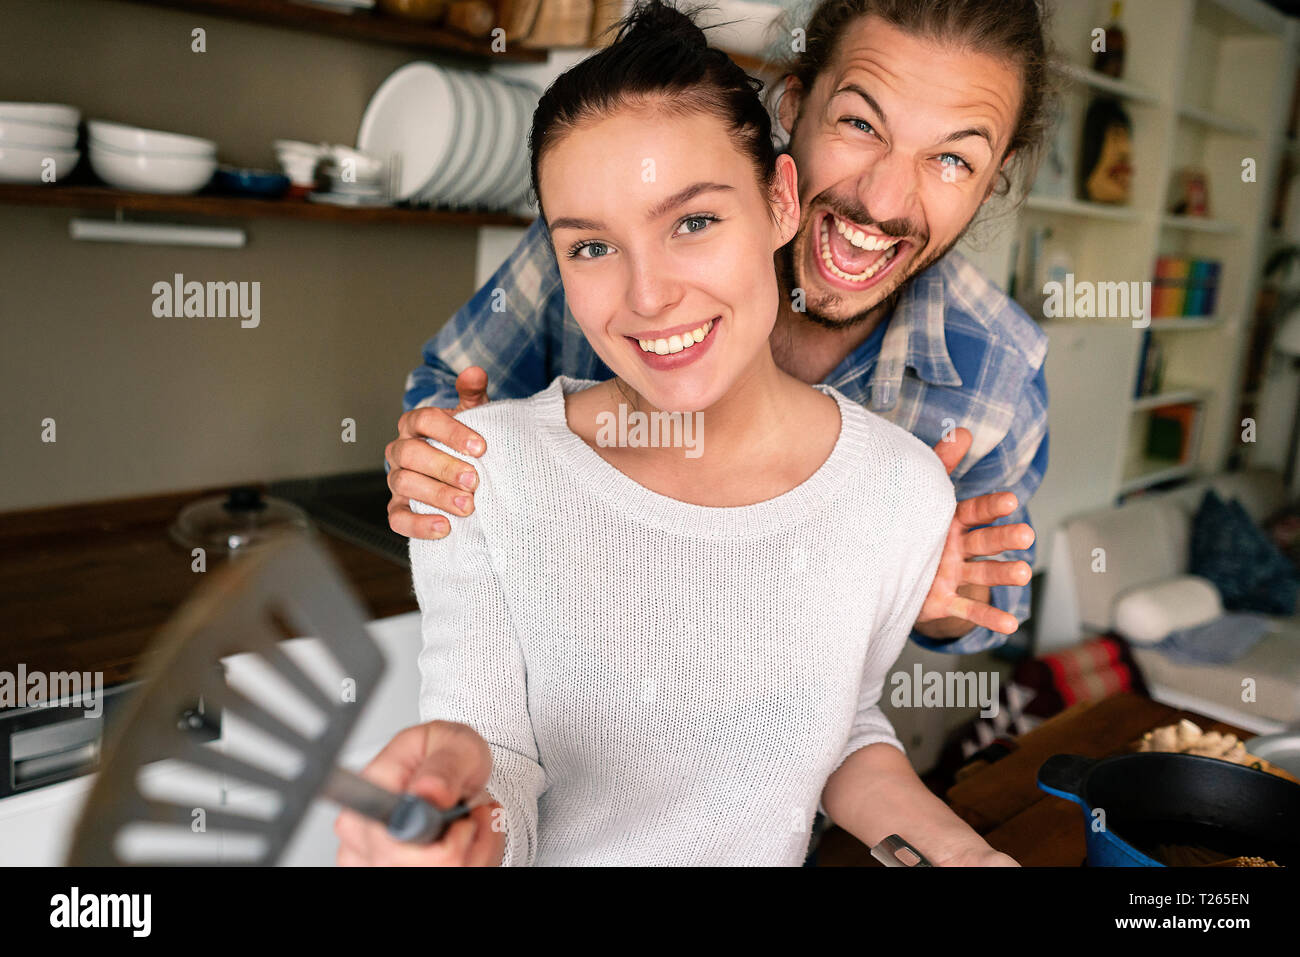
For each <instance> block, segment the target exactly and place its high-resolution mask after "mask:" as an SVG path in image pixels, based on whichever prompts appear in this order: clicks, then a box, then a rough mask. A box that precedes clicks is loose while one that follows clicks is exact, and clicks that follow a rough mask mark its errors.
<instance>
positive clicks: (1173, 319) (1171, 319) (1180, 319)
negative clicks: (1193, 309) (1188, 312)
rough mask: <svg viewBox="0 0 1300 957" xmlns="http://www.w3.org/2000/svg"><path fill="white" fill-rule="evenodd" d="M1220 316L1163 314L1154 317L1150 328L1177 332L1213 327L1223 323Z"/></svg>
mask: <svg viewBox="0 0 1300 957" xmlns="http://www.w3.org/2000/svg"><path fill="white" fill-rule="evenodd" d="M1222 322H1223V319H1222V317H1220V316H1163V317H1161V318H1159V319H1152V320H1151V325H1150V327H1149V328H1150V329H1151V330H1152V331H1154V332H1176V331H1181V330H1191V329H1212V328H1214V327H1215V326H1217V325H1220V324H1222Z"/></svg>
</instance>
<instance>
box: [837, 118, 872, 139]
mask: <svg viewBox="0 0 1300 957" xmlns="http://www.w3.org/2000/svg"><path fill="white" fill-rule="evenodd" d="M841 122H843V123H848V124H849V125H850V126H852V127H853V128H854V129H855V130H861V131H862V132H863V133H870V134H872V135H873V136H874V135H875V133H876V128H875V127H874V126H872V125H871V124H870V123H868V122H867V121H866V120H864V119H862V118H861V117H859V116H847V117H845V118H844V119H843V120H842V121H841Z"/></svg>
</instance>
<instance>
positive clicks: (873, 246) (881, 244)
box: [828, 216, 898, 251]
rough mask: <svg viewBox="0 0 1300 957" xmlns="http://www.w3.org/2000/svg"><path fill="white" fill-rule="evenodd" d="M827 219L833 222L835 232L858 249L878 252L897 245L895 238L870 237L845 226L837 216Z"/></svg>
mask: <svg viewBox="0 0 1300 957" xmlns="http://www.w3.org/2000/svg"><path fill="white" fill-rule="evenodd" d="M828 218H829V219H833V220H835V231H836V232H837V233H839V234H840V235H841V236H843V237H844V238H845V239H847V240H848V241H849V242H850V243H852V244H853V245H854V246H857V247H858V248H859V249H867V250H871V251H879V250H881V249H892V248H893V247H894V246H896V245H898V239H897V238H891V237H889V236H872V235H871V234H870V233H864V232H863V231H862V230H860V229H855V228H854V227H852V226H849V225H847V224H846V223H845V222H844V221H843V220H841V219H840V218H839V217H838V216H830V217H828Z"/></svg>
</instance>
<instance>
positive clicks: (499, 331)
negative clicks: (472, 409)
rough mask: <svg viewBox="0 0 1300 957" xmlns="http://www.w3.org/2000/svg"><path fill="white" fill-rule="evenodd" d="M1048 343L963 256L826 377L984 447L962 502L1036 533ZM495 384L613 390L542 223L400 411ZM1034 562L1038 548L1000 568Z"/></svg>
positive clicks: (931, 435)
mask: <svg viewBox="0 0 1300 957" xmlns="http://www.w3.org/2000/svg"><path fill="white" fill-rule="evenodd" d="M1046 355H1047V336H1046V334H1045V333H1044V332H1043V331H1042V330H1041V329H1040V328H1039V327H1038V325H1037V324H1036V323H1034V322H1033V321H1032V320H1031V319H1030V318H1029V317H1028V316H1027V315H1026V314H1025V312H1024V311H1023V310H1022V309H1021V308H1020V307H1019V306H1017V305H1016V304H1015V303H1014V302H1012V301H1011V300H1010V299H1008V298H1007V296H1006V295H1005V294H1004V293H1003V292H1002V291H1001V290H1000V289H998V288H997V287H996V286H994V285H993V284H992V283H991V282H989V281H988V279H986V278H985V277H984V276H983V274H981V273H980V272H979V270H977V269H976V268H975V267H974V266H972V265H971V264H970V263H969V262H968V261H967V260H966V259H965V258H964V257H962V256H961V255H960V254H959V253H957V252H955V251H954V252H949V253H948V254H947V255H946V256H944V258H943V259H941V260H940V261H939V262H937V263H935V264H934V265H933V266H931V267H930V268H929V269H927V270H926V271H925V272H924V273H922V274H921V275H920V276H918V277H917V278H916V279H915V280H913V281H912V283H910V284H909V286H908V287H907V289H906V290H905V291H904V292H903V294H902V296H901V297H900V298H899V302H898V305H897V307H896V308H895V310H894V312H893V314H892V315H891V316H890V317H889V318H888V319H887V320H886V321H885V322H882V323H880V324H879V325H878V326H877V327H876V329H875V330H873V332H872V335H871V336H870V337H869V338H868V339H867V340H866V341H865V342H863V343H862V345H860V346H859V347H858V348H857V349H855V350H854V351H853V353H852V354H851V355H849V356H848V357H847V358H846V359H845V360H844V361H843V362H841V363H840V365H839V367H838V368H837V369H836V370H835V371H834V372H832V373H831V374H830V375H829V376H827V378H826V380H825V381H826V382H827V384H829V385H832V386H834V387H835V388H836V389H838V390H839V391H840V392H842V393H844V395H846V396H848V397H849V398H851V399H853V400H855V401H857V402H860V403H862V404H863V405H865V406H866V407H867V408H868V409H870V410H871V411H873V412H875V413H876V414H878V415H880V416H882V417H884V418H886V419H888V420H889V421H891V422H894V423H896V424H898V425H901V426H902V427H903V428H905V429H907V430H909V431H910V432H911V433H912V434H914V435H916V436H917V437H918V438H920V439H922V440H923V441H924V442H925V443H926V444H927V445H930V446H933V445H934V444H935V443H936V442H938V441H939V439H940V437H941V436H942V435H943V434H944V433H945V432H946V431H947V430H949V429H952V428H958V427H960V428H966V429H969V430H970V432H971V434H972V435H973V436H974V442H973V443H972V445H971V450H970V452H969V453H968V454H967V455H966V457H965V458H964V459H963V460H962V462H961V463H960V464H959V465H958V466H957V468H956V469H955V470H954V471H953V473H952V479H953V485H954V487H955V489H956V495H957V499H958V501H961V500H962V499H967V498H973V497H974V496H977V495H983V494H985V493H987V492H1000V491H1010V492H1014V493H1015V495H1016V498H1017V499H1018V500H1019V501H1020V507H1019V508H1018V509H1017V510H1016V511H1015V512H1013V513H1012V514H1011V515H1008V516H1007V517H1006V518H1003V519H999V520H998V522H997V523H996V524H1005V523H1009V522H1028V521H1029V513H1028V510H1027V509H1026V508H1025V503H1026V502H1028V501H1029V498H1030V496H1032V495H1033V494H1034V492H1035V491H1036V490H1037V488H1038V486H1039V483H1041V482H1042V480H1043V474H1044V473H1045V472H1046V471H1047V446H1048V439H1047V383H1046V381H1045V380H1044V377H1043V359H1044V358H1045V356H1046ZM473 365H477V366H482V367H483V369H485V370H486V371H487V374H488V394H489V397H490V398H493V399H508V398H524V397H527V396H530V395H534V394H536V393H538V392H540V391H542V390H543V389H545V388H546V387H547V386H548V385H550V384H551V381H552V380H553V379H554V378H555V377H556V376H557V375H567V376H570V377H572V378H575V379H601V380H603V379H609V378H611V377H612V376H613V372H611V371H610V369H609V367H608V366H606V365H605V363H604V362H603V361H602V360H601V359H600V358H599V357H598V356H597V355H596V353H595V351H593V350H592V348H591V346H590V345H589V344H588V343H587V340H586V338H585V337H584V336H583V334H582V330H581V329H580V328H579V327H578V323H577V320H576V319H574V317H573V314H572V313H571V312H570V311H569V309H568V307H567V305H566V304H565V300H564V287H563V285H562V284H561V282H560V269H559V265H558V263H557V262H556V259H555V252H554V250H553V249H552V247H551V242H550V238H549V236H548V235H547V231H546V227H545V225H544V224H543V222H542V220H541V219H540V218H539V219H535V220H534V221H533V223H532V225H531V226H529V228H528V231H527V233H526V234H525V236H524V238H523V240H522V241H521V242H520V244H519V245H518V247H516V248H515V251H514V252H513V253H511V255H510V257H509V258H508V259H507V260H506V261H505V262H504V263H503V264H502V265H501V268H499V269H498V270H497V271H496V272H495V273H494V274H493V275H492V278H491V279H489V280H488V281H487V283H486V284H485V285H484V286H483V288H482V289H480V290H479V291H478V292H477V293H475V295H474V298H472V299H471V300H470V301H469V302H467V303H466V304H465V305H464V306H462V307H461V308H460V310H459V311H458V312H457V313H456V314H455V315H454V316H452V317H451V320H450V321H449V322H448V323H447V324H446V325H445V326H444V327H443V328H442V330H441V331H440V332H439V333H438V334H437V335H436V336H434V337H433V338H432V339H430V340H429V341H428V342H427V343H426V344H425V346H424V364H423V365H421V366H420V367H419V368H417V369H415V371H413V372H412V373H411V374H410V376H408V377H407V380H406V394H405V396H404V398H403V405H404V407H405V408H406V409H413V408H416V407H417V406H426V405H431V406H439V407H443V408H453V407H455V405H456V404H457V402H458V399H457V397H456V387H455V383H456V375H457V374H458V373H459V372H461V371H462V370H464V369H466V368H468V367H469V366H473ZM999 557H1001V558H1008V559H1023V560H1025V561H1027V562H1029V563H1030V564H1031V565H1032V564H1033V559H1034V548H1033V547H1032V546H1031V547H1030V548H1028V549H1025V550H1023V551H1016V552H1006V553H1004V554H1003V555H1001V556H999ZM992 602H993V604H994V605H995V606H997V607H998V608H1000V609H1002V610H1003V611H1008V612H1010V613H1011V614H1013V615H1015V616H1016V618H1017V619H1019V620H1020V621H1024V620H1025V619H1026V618H1027V617H1029V587H1028V586H1020V585H995V586H993V595H992ZM912 638H913V640H914V641H916V642H917V643H918V644H920V645H922V646H924V647H926V648H930V649H933V650H936V651H945V652H951V653H968V652H974V651H982V650H984V649H986V648H992V647H996V646H997V645H1000V644H1001V643H1002V642H1003V641H1004V640H1005V636H1003V635H1000V634H997V633H996V632H991V631H989V630H988V629H986V628H975V629H972V630H971V631H969V632H967V633H966V634H965V635H963V636H962V637H961V638H958V639H956V640H942V639H933V638H928V637H926V636H925V635H922V634H920V633H919V632H916V631H913V632H912Z"/></svg>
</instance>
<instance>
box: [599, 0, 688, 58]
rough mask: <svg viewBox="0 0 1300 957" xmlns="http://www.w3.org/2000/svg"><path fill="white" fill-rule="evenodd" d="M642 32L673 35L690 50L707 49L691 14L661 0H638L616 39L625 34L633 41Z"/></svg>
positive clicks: (621, 37)
mask: <svg viewBox="0 0 1300 957" xmlns="http://www.w3.org/2000/svg"><path fill="white" fill-rule="evenodd" d="M642 31H646V32H650V33H654V34H658V35H660V36H666V35H668V36H672V37H673V38H674V39H676V40H678V41H679V42H681V43H682V44H684V45H685V46H687V47H690V48H691V49H693V50H706V49H708V46H709V40H708V37H706V36H705V35H704V31H703V30H702V29H701V28H700V25H699V24H698V23H696V22H695V20H694V19H692V17H691V14H689V13H686V12H684V11H682V10H679V9H678V8H677V7H675V6H673V5H672V4H670V3H664V2H663V0H638V2H637V3H636V5H635V6H634V7H633V8H632V10H631V11H630V12H629V13H628V15H627V18H626V19H625V20H624V25H623V30H621V31H620V32H619V36H618V39H620V40H621V39H623V38H624V36H626V35H631V36H632V37H634V38H635V37H637V36H639V35H640V33H641V32H642Z"/></svg>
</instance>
